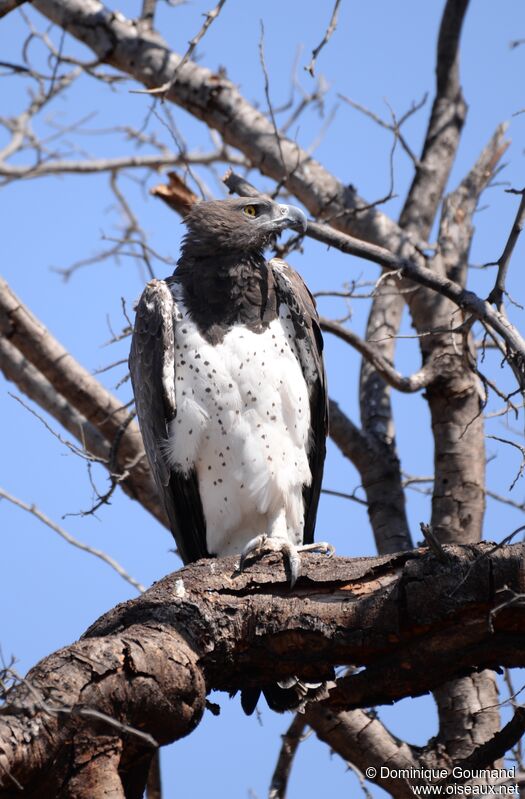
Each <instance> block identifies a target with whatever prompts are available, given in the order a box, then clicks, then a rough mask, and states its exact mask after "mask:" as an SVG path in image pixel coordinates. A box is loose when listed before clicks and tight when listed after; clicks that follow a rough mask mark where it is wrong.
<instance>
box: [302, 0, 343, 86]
mask: <svg viewBox="0 0 525 799" xmlns="http://www.w3.org/2000/svg"><path fill="white" fill-rule="evenodd" d="M340 4H341V0H335V5H334V8H333V11H332V16H331V17H330V22H329V23H328V28H327V29H326V32H325V35H324V37H323V39H322V41H321V42H320V44H318V45H317V47H316V48H315V50H312V58H311V60H310V63H309V64H308V66H307V67H305V69H306V71H307V72H309V73H310V75H311V76H312V78H313V77H315V65H316V62H317V56H318V55H319V53H320V52H321V50H322V49H323V47H324V46H325V45H326V44H328V42H329V40H330V39H331V37H332V35H333V33H334V32H335V29H336V28H337V14H338V12H339V6H340Z"/></svg>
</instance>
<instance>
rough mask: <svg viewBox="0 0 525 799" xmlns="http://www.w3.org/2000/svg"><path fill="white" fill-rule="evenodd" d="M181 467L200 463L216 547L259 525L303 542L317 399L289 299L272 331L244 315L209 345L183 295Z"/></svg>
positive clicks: (173, 439)
mask: <svg viewBox="0 0 525 799" xmlns="http://www.w3.org/2000/svg"><path fill="white" fill-rule="evenodd" d="M176 301H177V306H178V314H177V317H178V319H179V321H177V322H176V326H175V342H176V357H175V376H176V380H175V392H176V403H177V416H176V418H175V419H174V421H173V422H172V423H171V427H170V438H169V441H168V444H167V453H168V458H169V462H170V464H171V465H172V467H173V468H175V469H177V470H181V471H182V472H184V473H186V474H187V473H188V472H189V471H190V470H191V469H192V468H195V469H196V472H197V476H198V480H199V489H200V494H201V499H202V505H203V510H204V517H205V520H206V528H207V546H208V551H209V552H210V554H217V555H223V554H232V553H238V552H240V551H241V550H242V549H243V547H244V545H245V544H246V543H247V542H248V541H250V540H251V539H252V538H253V537H254V536H255V535H259V534H260V533H266V534H267V535H270V536H281V537H286V538H288V539H289V540H290V541H292V542H293V543H296V544H297V543H301V542H302V538H303V526H304V507H303V497H302V489H303V486H305V485H309V484H310V482H311V473H310V468H309V464H308V457H307V453H308V439H309V431H310V405H309V399H308V389H307V386H306V382H305V380H304V377H303V373H302V370H301V367H300V364H299V362H298V359H297V355H296V348H295V343H294V340H295V337H294V330H293V325H292V323H291V321H290V319H289V314H288V312H287V309H286V308H283V310H282V313H281V316H280V317H279V318H278V319H276V320H274V321H273V322H272V323H271V324H270V326H269V327H268V329H267V330H266V331H265V332H264V333H260V334H257V333H254V332H252V331H250V330H249V329H247V328H246V327H244V326H241V325H238V326H235V327H234V328H232V329H231V330H230V331H229V332H227V333H226V335H225V337H224V339H223V341H222V342H221V343H219V344H217V345H215V346H213V345H211V344H210V343H209V342H207V341H206V339H204V338H203V337H202V336H201V334H200V333H199V331H198V329H197V327H196V325H195V324H194V323H193V322H191V321H190V319H189V318H188V314H187V312H186V310H185V308H184V306H183V304H182V302H181V301H180V298H176Z"/></svg>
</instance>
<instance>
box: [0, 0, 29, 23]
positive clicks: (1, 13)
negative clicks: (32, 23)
mask: <svg viewBox="0 0 525 799" xmlns="http://www.w3.org/2000/svg"><path fill="white" fill-rule="evenodd" d="M25 2H26V0H0V19H1V18H2V17H5V15H6V14H9V12H10V11H14V9H15V8H18V6H21V5H22V4H23V3H25Z"/></svg>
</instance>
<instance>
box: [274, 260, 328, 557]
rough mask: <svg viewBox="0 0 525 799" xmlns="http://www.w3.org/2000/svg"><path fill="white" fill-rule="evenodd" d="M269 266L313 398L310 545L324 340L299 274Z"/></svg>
mask: <svg viewBox="0 0 525 799" xmlns="http://www.w3.org/2000/svg"><path fill="white" fill-rule="evenodd" d="M270 267H271V269H272V273H273V276H274V280H275V287H276V292H277V302H278V304H285V305H286V306H287V308H288V310H289V312H290V316H291V321H292V323H293V326H294V330H295V343H296V347H297V352H298V357H299V362H300V365H301V369H302V372H303V375H304V379H305V381H306V384H307V386H308V395H309V398H310V424H311V428H312V430H311V436H310V440H309V449H308V462H309V464H310V471H311V474H312V482H311V484H310V485H309V486H305V487H304V490H303V497H304V510H305V524H304V536H303V541H304V543H305V544H311V543H312V542H313V538H314V529H315V519H316V515H317V506H318V504H319V496H320V493H321V483H322V479H323V468H324V460H325V455H326V436H327V435H328V397H327V393H326V375H325V370H324V364H323V337H322V335H321V328H320V326H319V315H318V313H317V307H316V304H315V300H314V298H313V296H312V294H311V293H310V291H309V290H308V288H307V286H306V284H305V283H304V281H303V279H302V278H301V277H300V275H299V274H298V273H297V272H296V271H295V270H294V269H292V268H291V267H290V266H289V265H288V264H287V263H286V262H285V261H282V260H281V259H279V258H272V260H271V261H270Z"/></svg>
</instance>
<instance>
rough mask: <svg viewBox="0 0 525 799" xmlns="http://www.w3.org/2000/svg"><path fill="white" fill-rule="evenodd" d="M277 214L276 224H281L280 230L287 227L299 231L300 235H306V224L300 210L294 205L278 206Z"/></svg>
mask: <svg viewBox="0 0 525 799" xmlns="http://www.w3.org/2000/svg"><path fill="white" fill-rule="evenodd" d="M279 212H280V219H279V220H278V223H279V222H280V223H281V224H280V225H279V227H281V229H284V228H286V227H289V228H292V229H293V230H300V231H301V233H306V229H307V227H308V222H307V221H306V216H305V215H304V214H303V212H302V211H301V209H300V208H296V207H295V205H279Z"/></svg>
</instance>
